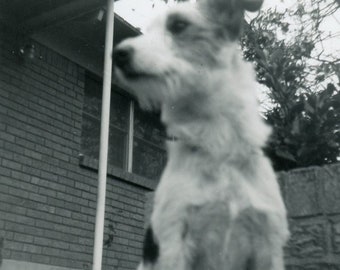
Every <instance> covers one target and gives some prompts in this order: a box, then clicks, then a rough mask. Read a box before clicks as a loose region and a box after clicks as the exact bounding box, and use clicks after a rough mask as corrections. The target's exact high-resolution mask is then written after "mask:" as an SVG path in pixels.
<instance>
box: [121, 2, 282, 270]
mask: <svg viewBox="0 0 340 270" xmlns="http://www.w3.org/2000/svg"><path fill="white" fill-rule="evenodd" d="M215 1H218V0H215ZM250 2H251V1H250ZM213 4H214V2H213V1H212V3H211V5H213ZM203 6H204V5H203ZM206 6H207V4H206V3H205V6H204V7H206ZM174 14H180V15H181V16H183V17H185V18H187V19H188V20H189V21H190V28H188V30H187V31H188V33H184V34H183V35H181V36H180V37H179V36H176V35H173V34H171V33H169V31H168V30H167V26H166V22H167V21H166V20H167V18H168V17H169V16H171V15H174ZM212 21H213V18H212V17H209V16H207V15H206V14H205V13H204V12H203V11H202V7H200V6H196V5H193V4H190V3H185V4H180V5H178V6H176V7H174V8H172V9H171V10H169V11H167V12H166V14H163V15H162V16H160V17H159V18H158V19H156V20H155V21H154V23H153V24H152V25H151V27H150V29H149V32H148V33H147V34H145V35H143V36H140V37H138V38H134V39H128V40H126V41H124V42H123V43H121V44H120V45H119V46H118V49H124V48H127V47H129V48H133V51H134V54H133V59H132V62H131V66H132V67H133V69H134V71H135V72H137V73H140V74H141V75H142V76H140V77H138V78H133V79H132V78H129V77H128V76H126V74H124V72H123V71H122V70H121V69H119V68H116V69H115V72H116V76H117V78H118V80H119V81H120V82H121V83H122V84H124V85H125V86H126V87H128V88H129V89H131V91H132V92H133V93H134V94H135V95H136V96H137V98H138V100H139V102H140V104H141V105H142V106H144V107H145V108H149V109H150V108H156V109H160V110H161V113H162V121H163V122H164V124H165V125H166V127H167V132H168V134H169V135H172V136H175V137H176V138H178V140H177V141H174V142H169V143H168V163H167V166H166V168H165V171H164V173H163V175H162V178H161V181H160V183H159V186H158V188H157V191H156V195H155V204H154V210H153V214H152V218H151V221H150V224H151V226H152V228H153V232H154V235H155V238H156V239H157V242H158V244H159V247H160V254H159V258H158V259H157V262H156V263H154V264H146V263H143V262H142V263H141V264H140V266H139V268H138V269H139V270H149V269H150V270H151V269H155V270H175V269H176V270H188V269H194V268H193V265H195V260H198V261H199V262H200V263H201V265H204V266H201V267H203V268H202V269H207V270H208V269H214V270H215V269H216V270H220V269H226V270H227V269H230V270H232V269H235V270H236V269H239V270H241V268H240V267H245V265H248V264H249V263H250V264H251V265H250V266H249V265H248V266H247V267H250V268H249V269H258V270H266V269H271V270H274V269H275V270H281V269H283V259H282V246H283V245H284V243H285V241H286V239H287V237H288V229H287V221H286V210H285V207H284V204H283V201H282V198H281V195H280V191H279V186H278V184H277V182H276V177H275V174H274V172H273V170H272V168H271V165H270V163H269V161H268V159H267V158H266V157H265V156H264V155H263V153H262V150H261V148H262V147H263V146H264V144H265V142H266V140H267V137H268V135H269V133H270V129H269V128H268V127H267V126H266V125H265V124H264V123H263V121H262V119H261V118H260V116H259V115H258V113H257V106H258V104H257V100H256V96H255V90H254V89H255V78H254V73H253V70H252V67H251V66H250V64H248V63H245V62H244V61H243V59H242V58H241V56H240V52H239V48H238V47H239V46H238V44H237V42H236V41H233V40H232V39H231V40H228V39H227V40H224V41H223V42H221V41H216V42H215V43H214V41H212V39H211V38H209V37H210V35H212V32H213V29H215V28H216V25H213V23H212ZM214 27H215V28H214ZM221 27H222V26H221ZM197 37H198V38H199V39H197ZM205 37H207V38H206V39H205ZM178 38H182V39H181V40H178ZM195 42H196V43H195ZM197 42H200V43H199V45H196V44H197ZM209 42H211V44H210V43H209ZM215 50H216V51H215ZM201 56H202V59H200V57H201ZM208 62H209V63H210V64H208ZM205 63H207V64H205ZM209 207H211V208H209ZM207 209H208V210H207ZM209 209H210V210H209ZM219 209H221V210H219ZM224 210H225V211H224ZM215 211H216V213H215ZM221 217H222V218H221ZM209 218H210V219H211V220H212V221H211V222H212V223H208V224H209V225H207V226H206V227H207V229H204V228H201V227H200V226H201V225H200V224H204V223H206V222H208V221H209ZM245 220H250V222H254V225H252V224H248V225H247V222H245ZM214 221H215V223H214ZM262 225H263V226H262ZM210 226H211V227H210ZM248 226H249V228H248ZM262 227H263V228H262ZM262 230H263V231H262ZM235 246H236V247H235ZM210 252H211V255H209V254H210ZM198 254H202V255H201V257H202V258H203V259H202V258H199V256H200V255H198ZM205 256H207V257H209V256H210V257H211V262H210V259H204V258H205ZM200 260H202V261H200ZM252 260H254V262H252ZM196 269H198V270H199V269H201V268H200V266H196V268H195V270H196ZM247 269H248V268H247Z"/></svg>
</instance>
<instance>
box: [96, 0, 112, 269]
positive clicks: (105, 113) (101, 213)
mask: <svg viewBox="0 0 340 270" xmlns="http://www.w3.org/2000/svg"><path fill="white" fill-rule="evenodd" d="M113 24H114V0H108V1H107V10H106V35H105V55H104V77H103V97H102V114H101V127H100V150H99V169H98V193H97V212H96V227H95V235H94V250H93V267H92V269H93V270H101V268H102V257H103V238H104V221H105V197H106V175H107V154H108V144H109V125H110V100H111V76H112V57H111V54H112V50H113Z"/></svg>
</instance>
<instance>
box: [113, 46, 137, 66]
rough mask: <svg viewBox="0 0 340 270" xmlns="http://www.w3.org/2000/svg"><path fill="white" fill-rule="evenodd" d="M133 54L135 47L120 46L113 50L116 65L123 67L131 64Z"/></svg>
mask: <svg viewBox="0 0 340 270" xmlns="http://www.w3.org/2000/svg"><path fill="white" fill-rule="evenodd" d="M132 55H133V48H131V47H121V48H119V47H118V48H116V49H115V50H114V51H113V61H114V62H115V64H116V66H118V67H120V68H123V67H124V66H126V65H129V63H130V61H131V58H132Z"/></svg>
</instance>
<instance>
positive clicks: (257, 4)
mask: <svg viewBox="0 0 340 270" xmlns="http://www.w3.org/2000/svg"><path fill="white" fill-rule="evenodd" d="M241 2H242V6H243V8H244V9H245V10H247V11H252V12H254V11H258V10H259V9H260V8H261V6H262V3H263V0H241Z"/></svg>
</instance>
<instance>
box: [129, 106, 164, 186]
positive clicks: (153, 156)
mask: <svg viewBox="0 0 340 270" xmlns="http://www.w3.org/2000/svg"><path fill="white" fill-rule="evenodd" d="M134 116H135V118H134V143H133V166H132V167H133V168H132V170H133V172H134V173H136V174H139V175H142V176H144V177H147V178H150V179H159V177H160V175H161V173H162V171H163V168H164V166H165V163H166V151H165V145H164V142H165V138H166V134H165V129H164V127H163V125H162V124H161V122H160V120H159V115H157V114H153V113H148V112H145V111H142V110H141V109H140V108H139V107H138V106H136V108H135V115H134Z"/></svg>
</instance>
